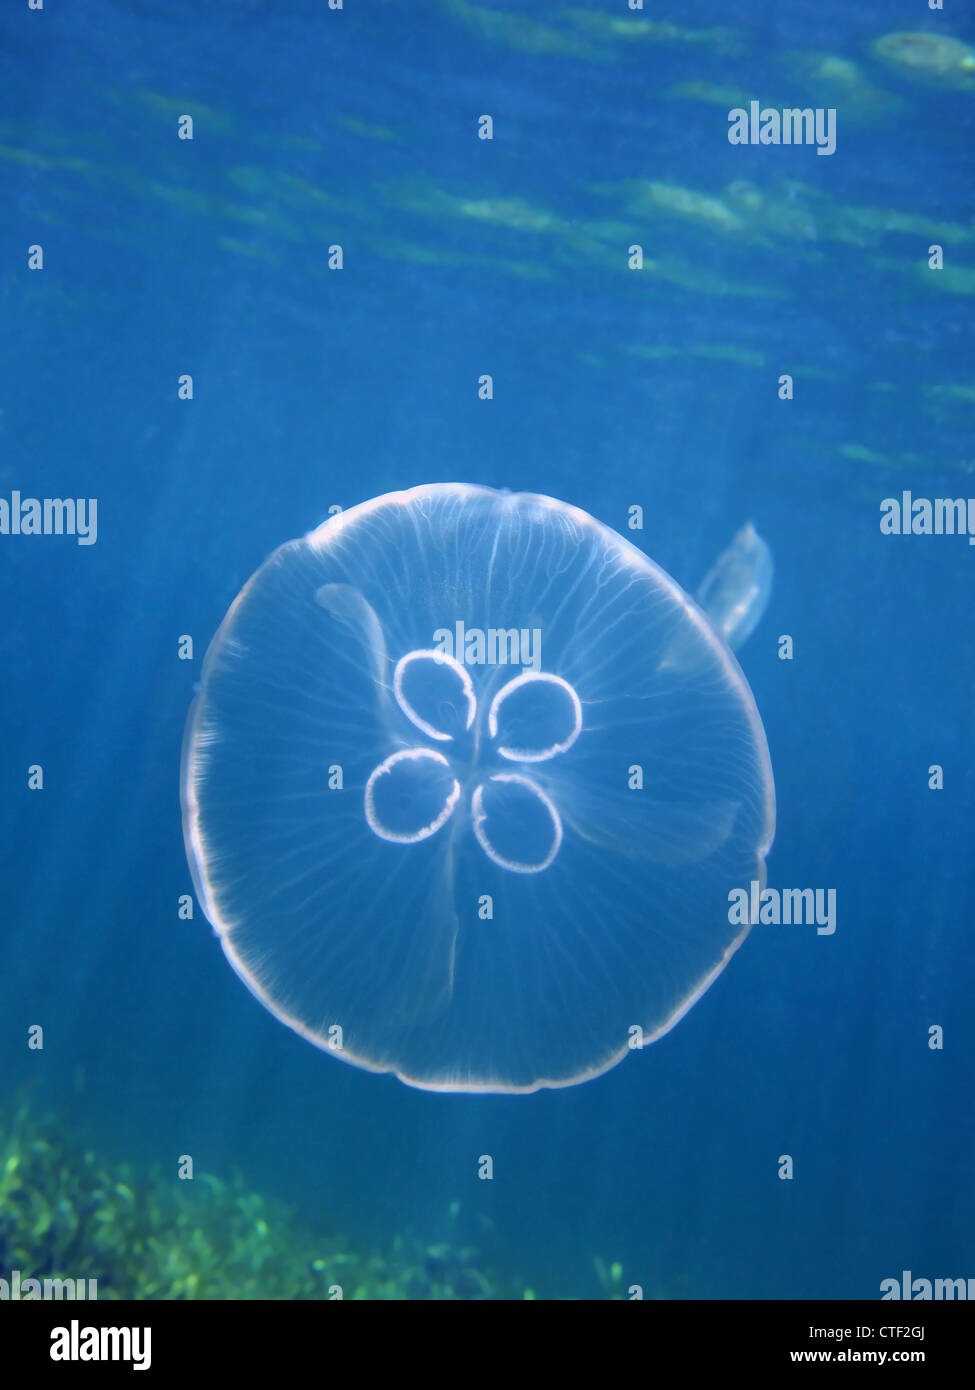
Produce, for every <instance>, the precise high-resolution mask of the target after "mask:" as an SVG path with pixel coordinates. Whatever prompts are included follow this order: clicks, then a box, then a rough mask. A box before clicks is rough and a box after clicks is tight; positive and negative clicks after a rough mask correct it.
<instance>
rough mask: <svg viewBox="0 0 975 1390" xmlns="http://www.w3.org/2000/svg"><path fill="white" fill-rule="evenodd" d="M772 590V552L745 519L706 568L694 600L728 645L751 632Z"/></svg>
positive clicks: (743, 639) (739, 642) (733, 645)
mask: <svg viewBox="0 0 975 1390" xmlns="http://www.w3.org/2000/svg"><path fill="white" fill-rule="evenodd" d="M771 593H772V552H771V550H769V548H768V546H767V545H766V544H765V542H764V541H763V540H762V538H761V536H760V535H759V534H758V532H757V531H756V530H755V527H754V526H753V525H752V523H751V522H750V521H749V522H748V523H747V525H745V526H743V527H742V528H741V530H740V531H739V532H737V534H736V535H735V538H734V540H733V541H732V542H731V545H729V547H728V549H727V550H725V551H724V552H723V553H722V554H721V555H719V556H718V559H717V560H716V561H715V564H714V566H713V568H712V569H710V570H709V571H708V573H707V575H706V576H705V578H704V581H703V583H702V584H701V587H700V589H698V591H697V601H698V603H699V604H700V605H701V607H702V608H703V609H704V611H705V613H707V615H708V617H709V618H710V619H711V622H712V623H713V624H714V626H715V627H716V628H717V630H718V632H719V633H720V634H721V636H722V637H723V638H724V640H725V641H726V642H727V643H728V646H729V647H731V648H733V650H734V651H738V649H739V647H741V646H742V645H743V643H744V642H746V641H747V640H748V638H749V637H750V636H751V635H752V633H753V632H754V630H755V628H756V627H757V626H758V623H759V620H760V619H761V616H762V614H763V613H764V612H765V609H766V608H767V607H768V601H769V597H770V595H771Z"/></svg>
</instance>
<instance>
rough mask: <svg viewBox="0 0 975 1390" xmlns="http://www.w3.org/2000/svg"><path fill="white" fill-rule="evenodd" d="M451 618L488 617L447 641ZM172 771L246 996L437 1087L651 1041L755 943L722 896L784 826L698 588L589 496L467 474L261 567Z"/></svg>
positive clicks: (362, 1058) (329, 531) (377, 509)
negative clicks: (492, 485) (477, 637)
mask: <svg viewBox="0 0 975 1390" xmlns="http://www.w3.org/2000/svg"><path fill="white" fill-rule="evenodd" d="M461 631H463V632H464V634H465V637H466V635H468V634H470V633H471V632H481V633H484V634H487V633H489V632H494V633H495V634H496V638H495V640H494V641H493V642H491V643H490V644H488V643H484V644H479V645H478V644H474V645H473V646H470V647H469V644H468V643H467V642H466V640H465V642H464V643H463V645H462V647H461V649H460V650H458V648H457V646H456V644H455V643H454V644H452V645H453V651H452V652H450V653H448V652H446V651H445V649H444V648H445V643H444V642H443V641H442V640H441V641H440V642H439V643H438V641H437V638H436V636H435V634H438V633H439V634H440V636H441V639H442V638H443V634H444V633H445V632H446V633H450V634H457V633H458V632H461ZM523 632H527V633H531V634H535V633H537V634H538V638H537V640H535V639H534V638H533V640H532V641H531V642H529V643H523V642H522V641H521V634H522V633H523ZM509 633H511V634H514V635H515V637H514V638H512V640H511V641H507V640H505V638H504V634H509ZM515 638H517V640H515ZM468 650H470V651H471V652H472V653H473V654H474V655H475V657H477V658H478V659H474V660H467V659H466V653H467V652H468ZM538 652H541V653H543V659H542V660H541V662H540V663H536V661H535V656H536V654H537V653H538ZM539 664H540V667H541V669H538V665H539ZM181 791H182V807H183V825H184V836H185V841H186V848H187V855H188V858H189V862H190V867H191V871H192V874H193V881H194V885H195V887H196V890H197V895H198V897H199V900H200V903H201V906H202V907H203V910H204V912H205V913H206V916H207V917H208V919H209V920H210V922H211V923H212V925H213V927H214V929H215V931H216V933H217V935H218V936H219V938H220V941H221V945H222V947H223V949H224V952H225V954H226V955H227V958H228V960H229V961H230V963H231V965H232V966H233V968H234V970H235V971H236V972H237V974H238V975H240V977H241V979H242V980H243V981H244V982H245V984H246V985H247V987H248V988H249V989H250V990H251V992H252V993H253V994H254V995H255V996H256V997H257V998H258V999H259V1000H260V1001H261V1002H262V1003H263V1004H264V1005H265V1007H266V1008H267V1009H268V1010H269V1011H270V1012H271V1013H273V1014H274V1015H275V1016H276V1017H277V1018H278V1019H280V1020H281V1021H282V1022H284V1023H285V1024H287V1025H288V1027H290V1028H292V1029H293V1030H294V1031H295V1032H297V1033H298V1034H300V1035H301V1036H302V1037H304V1038H306V1039H307V1040H308V1041H310V1042H312V1043H313V1044H315V1045H316V1046H318V1047H320V1048H322V1049H323V1050H325V1051H328V1052H331V1053H333V1054H334V1055H336V1056H338V1057H341V1058H342V1059H343V1060H345V1061H348V1062H351V1063H354V1064H355V1065H358V1066H360V1067H364V1068H366V1069H368V1070H372V1071H376V1072H392V1073H393V1074H394V1075H396V1076H397V1077H399V1078H400V1079H401V1080H403V1081H404V1082H406V1083H407V1084H409V1085H413V1086H417V1087H420V1088H423V1089H429V1090H446V1091H500V1092H532V1091H536V1090H539V1089H541V1088H544V1087H562V1086H570V1085H574V1084H577V1083H578V1082H581V1081H584V1080H588V1079H590V1078H591V1077H594V1076H597V1075H599V1074H600V1073H602V1072H604V1071H606V1070H608V1069H609V1068H610V1067H611V1066H613V1065H615V1064H616V1063H617V1062H619V1061H620V1060H621V1059H622V1057H624V1056H625V1055H626V1053H627V1052H628V1051H630V1050H633V1046H634V1043H633V1039H634V1037H635V1036H639V1037H641V1038H642V1040H643V1042H644V1043H646V1042H651V1041H653V1040H654V1039H655V1038H657V1037H660V1036H661V1035H662V1034H663V1033H665V1032H667V1031H668V1030H669V1029H670V1028H672V1027H673V1026H674V1025H675V1024H676V1023H677V1022H678V1021H679V1019H680V1018H682V1017H683V1015H684V1014H685V1013H686V1012H687V1010H688V1009H689V1008H690V1007H691V1006H692V1004H693V1003H694V1002H695V1001H696V1000H697V999H698V998H700V996H701V994H703V992H704V991H705V990H706V989H707V987H708V985H709V984H710V983H711V982H712V981H713V980H714V979H715V978H716V976H717V975H718V974H719V973H720V972H721V970H723V968H724V966H725V965H726V964H727V962H728V960H729V959H730V957H731V955H732V954H733V953H734V951H735V950H736V949H737V947H738V946H739V945H740V944H741V941H742V940H743V939H744V936H745V935H746V934H747V931H748V927H747V926H745V927H744V928H742V927H740V926H734V927H733V926H732V925H731V924H730V923H729V920H728V912H727V903H728V893H729V891H730V890H731V889H733V888H736V887H739V886H741V885H742V884H747V883H749V882H751V881H752V880H753V879H756V878H758V879H760V880H761V882H762V883H763V884H764V877H765V875H764V859H765V855H766V853H767V851H768V848H769V846H770V844H771V840H772V833H773V827H774V790H773V783H772V772H771V765H770V762H769V756H768V749H767V745H766V740H765V734H764V729H763V727H762V723H761V719H760V717H759V714H758V710H757V708H756V706H755V701H754V698H753V697H752V693H751V691H750V689H749V687H748V684H747V681H746V680H745V677H744V675H743V674H742V672H741V669H740V667H739V666H738V664H737V662H736V660H735V658H734V657H733V655H732V654H731V651H730V649H729V648H728V646H727V644H726V643H725V641H724V640H723V639H722V637H721V636H720V634H719V633H717V632H716V631H715V629H714V628H713V627H712V625H711V623H709V621H708V620H707V618H706V617H705V616H704V614H703V613H702V612H701V610H700V609H699V608H698V607H697V605H696V604H695V603H694V602H693V601H692V600H691V599H690V598H689V597H688V596H687V594H685V593H684V591H683V590H682V589H681V588H680V587H679V586H678V585H677V584H676V583H675V582H674V580H673V579H671V578H670V576H668V575H666V574H665V573H664V572H663V571H662V570H660V569H659V568H658V567H657V566H656V565H655V564H654V563H653V562H652V561H651V560H649V559H648V558H647V557H646V556H645V555H643V554H642V552H640V551H638V550H636V549H635V547H633V546H632V545H630V543H629V542H628V541H626V540H624V539H623V538H622V537H621V536H619V535H617V534H616V533H615V532H614V531H611V530H610V529H609V528H608V527H605V526H603V525H602V524H601V523H599V522H598V521H596V520H594V519H593V518H592V517H590V516H589V515H588V514H586V513H585V512H582V511H580V510H579V509H578V508H575V507H571V506H569V505H567V504H565V503H562V502H558V501H556V500H554V499H552V498H546V497H539V496H536V495H533V494H517V493H498V492H495V491H493V490H491V489H489V488H481V487H475V486H472V485H467V484H436V485H430V486H425V487H419V488H413V489H411V490H410V491H407V492H401V493H390V494H386V495H384V496H382V497H378V498H374V499H372V500H371V501H369V502H366V503H363V504H361V505H360V506H358V507H353V508H350V509H349V510H348V511H345V512H342V513H340V514H338V515H336V516H334V517H332V518H330V519H329V520H328V521H327V522H325V523H324V524H323V525H322V526H321V527H319V528H318V529H317V530H316V531H313V532H312V533H310V534H309V535H308V536H306V537H304V538H303V539H301V540H297V541H291V542H289V543H287V544H286V545H283V546H281V547H280V548H279V549H278V550H276V551H275V552H274V553H273V554H272V555H271V556H270V557H269V559H268V560H267V561H266V562H265V564H264V565H262V566H261V568H260V569H259V570H258V571H257V572H256V573H255V575H254V576H252V578H251V579H250V580H249V581H248V583H247V584H246V585H245V586H244V589H243V590H242V591H241V593H240V595H239V596H238V597H237V599H236V600H235V601H234V603H233V605H232V606H231V608H230V611H229V612H228V614H227V616H226V618H225V619H224V621H223V623H222V624H221V627H220V629H219V631H218V632H217V634H216V636H215V637H214V639H213V642H212V643H211V646H210V649H209V651H208V653H207V656H206V660H205V662H204V667H203V673H202V679H201V682H200V690H199V693H198V694H197V697H196V699H195V701H194V704H193V707H192V709H191V711H190V714H189V718H188V721H187V728H186V734H185V737H184V745H183V758H182V773H181ZM634 1029H638V1030H639V1034H635V1033H634V1031H633V1030H634Z"/></svg>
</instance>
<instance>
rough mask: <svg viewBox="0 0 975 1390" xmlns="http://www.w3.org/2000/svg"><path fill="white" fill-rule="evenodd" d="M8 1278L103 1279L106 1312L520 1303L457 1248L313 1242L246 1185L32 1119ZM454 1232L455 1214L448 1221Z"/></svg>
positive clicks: (11, 1226) (27, 1120)
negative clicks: (352, 1302) (173, 1305)
mask: <svg viewBox="0 0 975 1390" xmlns="http://www.w3.org/2000/svg"><path fill="white" fill-rule="evenodd" d="M0 1118H2V1126H0V1134H2V1135H3V1138H2V1140H0V1270H2V1271H4V1273H5V1274H6V1272H7V1271H11V1270H15V1269H16V1270H19V1271H20V1272H21V1275H22V1278H24V1279H27V1278H38V1279H65V1280H89V1279H95V1280H97V1285H98V1288H97V1296H98V1298H99V1299H100V1300H102V1299H120V1298H121V1299H154V1298H158V1299H336V1298H339V1297H341V1298H353V1299H408V1298H424V1299H477V1300H481V1299H495V1298H520V1297H521V1296H522V1294H523V1290H524V1285H523V1283H521V1282H513V1283H512V1284H511V1285H510V1286H509V1285H506V1284H505V1283H504V1282H503V1281H502V1280H501V1279H500V1278H499V1277H498V1276H497V1275H496V1274H494V1273H492V1272H491V1271H490V1270H488V1269H487V1268H486V1267H485V1265H484V1262H483V1260H482V1258H481V1256H480V1255H479V1253H478V1251H477V1250H476V1249H474V1248H473V1247H472V1246H470V1245H469V1244H467V1243H466V1242H464V1241H463V1240H462V1239H460V1238H459V1233H458V1234H457V1238H452V1239H450V1240H448V1241H441V1242H439V1243H437V1244H435V1245H430V1244H424V1243H423V1242H422V1241H419V1240H417V1239H415V1238H414V1237H412V1236H410V1235H407V1234H403V1233H400V1234H397V1235H396V1236H395V1237H394V1238H393V1240H392V1241H391V1244H390V1247H389V1248H388V1249H387V1250H385V1251H383V1252H378V1253H376V1252H368V1251H363V1250H359V1249H356V1248H355V1247H353V1246H352V1245H350V1244H349V1242H348V1241H347V1240H345V1239H344V1238H342V1237H340V1236H337V1235H334V1234H329V1235H327V1236H325V1235H323V1236H321V1237H315V1236H314V1235H312V1234H311V1233H309V1231H308V1229H307V1224H299V1223H298V1222H297V1220H296V1219H295V1217H294V1216H293V1215H292V1214H291V1213H290V1212H289V1211H288V1210H287V1209H285V1208H284V1207H282V1206H280V1205H279V1204H278V1203H276V1202H274V1201H271V1200H268V1199H266V1198H264V1197H263V1196H261V1195H260V1194H259V1193H255V1192H252V1191H250V1190H248V1188H247V1187H246V1185H245V1184H244V1182H243V1180H242V1179H241V1178H240V1177H239V1176H238V1177H235V1178H233V1179H232V1180H229V1181H225V1180H223V1179H221V1178H218V1177H215V1176H214V1175H212V1174H207V1173H203V1174H200V1175H198V1176H197V1177H196V1178H194V1179H192V1180H189V1181H185V1182H180V1181H178V1180H177V1179H176V1178H175V1177H172V1178H169V1179H165V1178H163V1177H161V1176H160V1175H159V1174H158V1173H157V1172H137V1171H136V1170H135V1169H134V1168H133V1167H132V1166H131V1165H117V1164H110V1163H108V1162H106V1161H105V1160H104V1159H102V1158H100V1157H97V1156H96V1155H95V1154H94V1153H93V1152H91V1151H90V1150H89V1151H86V1152H82V1151H80V1150H78V1149H76V1148H75V1147H73V1146H72V1145H71V1144H69V1143H66V1142H65V1141H64V1139H63V1138H62V1136H61V1132H60V1130H59V1128H58V1127H56V1126H55V1125H54V1124H53V1123H52V1122H44V1123H41V1122H39V1121H38V1120H37V1119H36V1118H35V1117H34V1116H33V1115H32V1114H31V1112H30V1111H29V1109H28V1108H27V1107H26V1106H22V1107H21V1108H20V1109H19V1110H18V1111H17V1112H16V1113H15V1114H10V1113H9V1112H6V1113H4V1114H3V1115H2V1117H0ZM447 1225H448V1228H449V1229H450V1230H451V1231H452V1232H456V1209H455V1208H452V1209H451V1213H450V1214H449V1217H448V1222H447Z"/></svg>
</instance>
